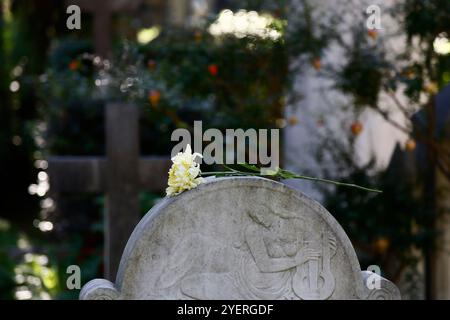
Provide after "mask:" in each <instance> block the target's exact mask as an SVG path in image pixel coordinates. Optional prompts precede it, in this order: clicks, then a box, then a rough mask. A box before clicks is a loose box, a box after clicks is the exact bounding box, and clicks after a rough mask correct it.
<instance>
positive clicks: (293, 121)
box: [288, 116, 298, 126]
mask: <svg viewBox="0 0 450 320" xmlns="http://www.w3.org/2000/svg"><path fill="white" fill-rule="evenodd" d="M288 123H289V125H290V126H295V125H296V124H297V123H298V118H297V117H296V116H290V117H289V119H288Z"/></svg>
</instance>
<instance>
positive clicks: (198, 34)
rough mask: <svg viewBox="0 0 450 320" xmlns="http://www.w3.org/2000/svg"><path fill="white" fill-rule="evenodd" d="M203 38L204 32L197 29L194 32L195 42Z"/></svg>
mask: <svg viewBox="0 0 450 320" xmlns="http://www.w3.org/2000/svg"><path fill="white" fill-rule="evenodd" d="M202 38H203V34H202V32H201V31H198V30H197V31H195V32H194V39H195V42H200V41H201V40H202Z"/></svg>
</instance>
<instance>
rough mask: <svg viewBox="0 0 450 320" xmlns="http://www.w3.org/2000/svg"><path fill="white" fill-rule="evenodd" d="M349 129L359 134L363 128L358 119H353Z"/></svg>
mask: <svg viewBox="0 0 450 320" xmlns="http://www.w3.org/2000/svg"><path fill="white" fill-rule="evenodd" d="M350 129H351V130H352V133H353V134H354V135H355V136H357V135H358V134H360V133H361V132H362V130H363V125H362V123H361V122H359V121H355V122H353V123H352V125H351V127H350Z"/></svg>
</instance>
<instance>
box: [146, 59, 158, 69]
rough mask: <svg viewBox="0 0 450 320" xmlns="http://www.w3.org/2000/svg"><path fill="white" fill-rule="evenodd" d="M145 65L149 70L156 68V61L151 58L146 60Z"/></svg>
mask: <svg viewBox="0 0 450 320" xmlns="http://www.w3.org/2000/svg"><path fill="white" fill-rule="evenodd" d="M147 67H148V68H149V69H150V70H155V68H156V61H155V60H153V59H150V60H148V61H147Z"/></svg>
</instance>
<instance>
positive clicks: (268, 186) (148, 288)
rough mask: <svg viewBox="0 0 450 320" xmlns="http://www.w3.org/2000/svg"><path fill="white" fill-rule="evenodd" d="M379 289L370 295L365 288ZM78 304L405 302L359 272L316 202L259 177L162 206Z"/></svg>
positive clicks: (221, 181) (203, 189) (223, 181)
mask: <svg viewBox="0 0 450 320" xmlns="http://www.w3.org/2000/svg"><path fill="white" fill-rule="evenodd" d="M377 280H378V283H379V284H380V287H378V288H377V287H376V286H375V288H374V289H372V290H370V289H369V287H371V286H367V285H366V282H370V283H377ZM80 299H86V300H91V299H289V300H299V299H304V300H305V299H317V300H324V299H400V294H399V291H398V289H397V288H396V286H395V285H394V284H392V283H391V282H389V281H388V280H386V279H384V278H381V277H379V276H377V275H375V274H373V273H370V272H361V269H360V265H359V262H358V259H357V257H356V254H355V251H354V249H353V247H352V245H351V243H350V240H349V239H348V237H347V235H346V234H345V232H344V230H343V229H342V228H341V226H340V225H339V224H338V223H337V221H336V220H335V219H334V218H333V217H332V216H331V214H330V213H329V212H328V211H327V210H326V209H325V208H323V207H322V206H321V205H320V204H318V203H317V202H315V201H313V200H311V199H309V198H308V197H306V196H305V195H304V194H302V193H300V192H298V191H296V190H294V189H291V188H289V187H287V186H286V185H284V184H282V183H278V182H275V181H272V180H268V179H263V178H255V177H233V178H217V179H211V180H209V181H208V182H207V183H205V184H202V185H200V186H199V187H197V188H196V189H193V190H190V191H187V192H184V193H182V194H180V195H178V196H175V197H172V198H165V199H163V200H161V201H160V202H159V203H158V204H157V205H156V206H155V207H153V208H152V209H151V210H150V211H149V212H148V213H147V215H145V217H144V218H142V220H141V221H140V223H139V224H138V225H137V226H136V228H135V230H134V232H133V234H132V235H131V237H130V239H129V241H128V244H127V246H126V248H125V251H124V253H123V255H122V260H121V262H120V267H119V271H118V274H117V278H116V283H115V284H113V283H111V282H109V281H107V280H103V279H96V280H93V281H90V282H89V283H87V284H86V285H85V286H84V287H83V289H82V291H81V293H80Z"/></svg>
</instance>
